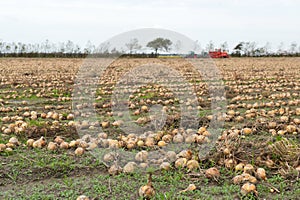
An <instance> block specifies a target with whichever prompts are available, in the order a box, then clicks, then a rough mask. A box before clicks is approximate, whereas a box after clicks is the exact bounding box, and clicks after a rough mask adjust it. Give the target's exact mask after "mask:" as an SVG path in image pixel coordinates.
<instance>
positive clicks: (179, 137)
mask: <svg viewBox="0 0 300 200" xmlns="http://www.w3.org/2000/svg"><path fill="white" fill-rule="evenodd" d="M183 140H184V138H183V136H182V135H181V134H179V133H178V134H176V135H175V136H174V137H173V142H174V143H182V142H183Z"/></svg>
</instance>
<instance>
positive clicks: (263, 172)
mask: <svg viewBox="0 0 300 200" xmlns="http://www.w3.org/2000/svg"><path fill="white" fill-rule="evenodd" d="M256 174H257V176H258V178H260V179H262V180H266V178H267V176H266V170H265V169H264V168H257V170H256Z"/></svg>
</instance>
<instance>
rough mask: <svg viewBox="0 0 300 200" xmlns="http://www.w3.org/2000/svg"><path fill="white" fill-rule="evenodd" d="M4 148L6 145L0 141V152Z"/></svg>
mask: <svg viewBox="0 0 300 200" xmlns="http://www.w3.org/2000/svg"><path fill="white" fill-rule="evenodd" d="M5 149H6V145H5V144H1V143H0V152H2V151H4V150H5Z"/></svg>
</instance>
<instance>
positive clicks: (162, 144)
mask: <svg viewBox="0 0 300 200" xmlns="http://www.w3.org/2000/svg"><path fill="white" fill-rule="evenodd" d="M157 145H158V146H159V147H164V146H166V145H167V143H166V142H165V141H162V140H161V141H159V142H158V143H157Z"/></svg>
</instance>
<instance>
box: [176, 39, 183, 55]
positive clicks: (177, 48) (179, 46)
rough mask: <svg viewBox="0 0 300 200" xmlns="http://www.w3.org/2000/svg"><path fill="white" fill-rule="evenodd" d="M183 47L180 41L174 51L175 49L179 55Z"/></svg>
mask: <svg viewBox="0 0 300 200" xmlns="http://www.w3.org/2000/svg"><path fill="white" fill-rule="evenodd" d="M181 47H182V43H181V41H180V40H177V41H176V43H175V44H174V49H175V51H176V52H177V53H179V52H180V50H181Z"/></svg>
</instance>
